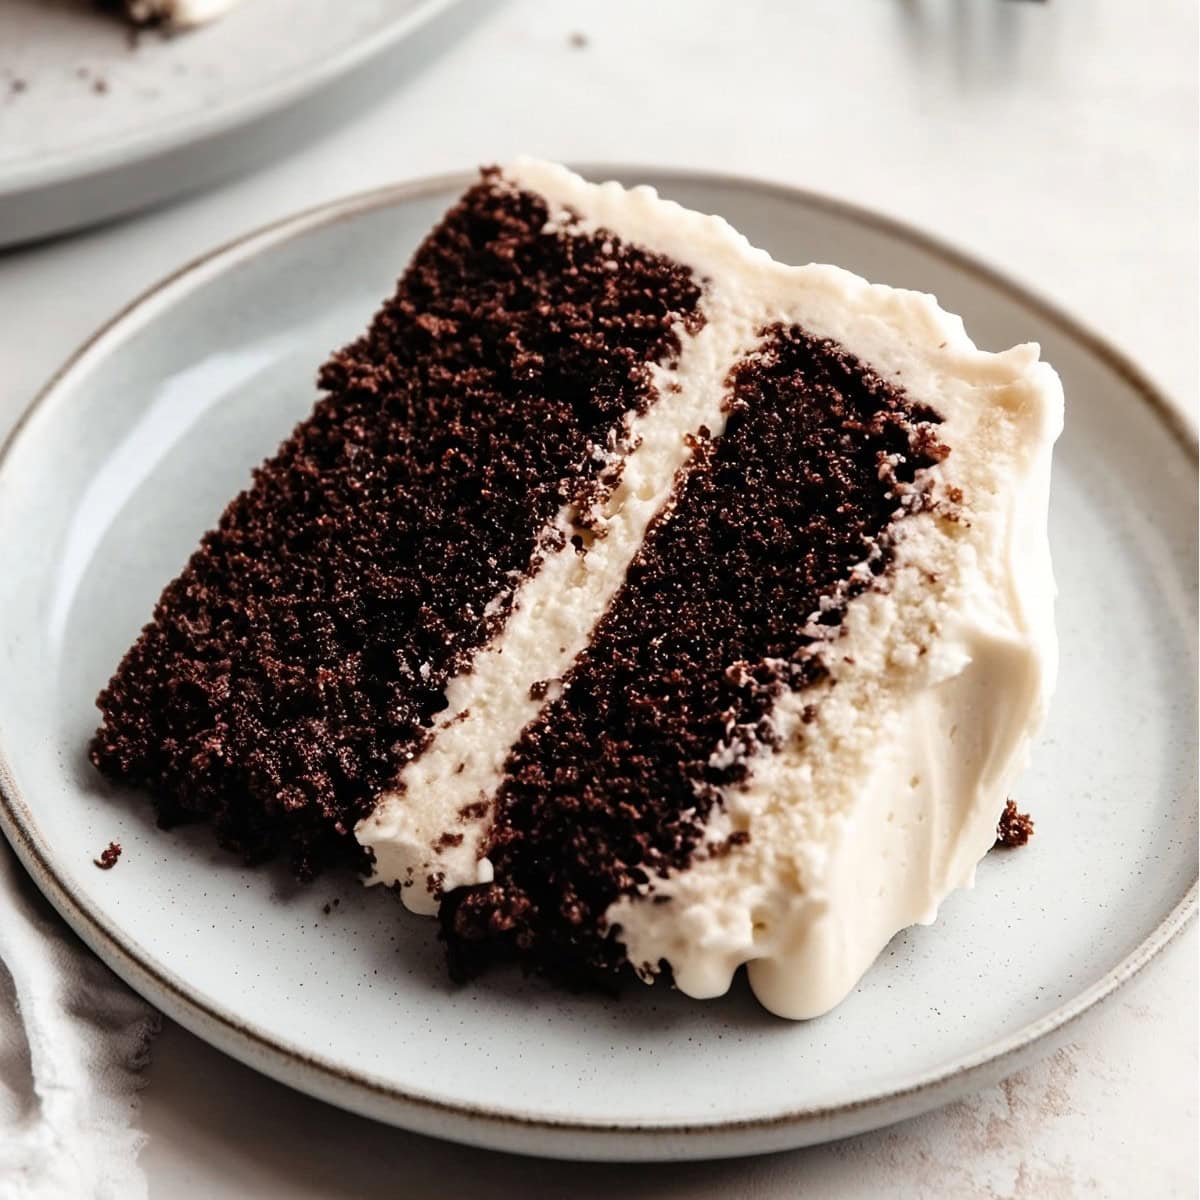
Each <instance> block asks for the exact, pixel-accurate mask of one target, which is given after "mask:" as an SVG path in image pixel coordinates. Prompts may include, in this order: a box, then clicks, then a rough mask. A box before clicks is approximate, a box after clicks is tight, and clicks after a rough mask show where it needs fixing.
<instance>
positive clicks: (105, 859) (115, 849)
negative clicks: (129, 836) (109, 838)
mask: <svg viewBox="0 0 1200 1200" xmlns="http://www.w3.org/2000/svg"><path fill="white" fill-rule="evenodd" d="M120 857H121V843H120V842H109V843H108V845H107V846H105V847H104V849H103V850H101V851H100V857H99V858H93V859H92V862H94V863H95V864H96V866H98V867H99V868H100V870H102V871H111V870H112V869H113V867H115V866H116V865H117V859H118V858H120Z"/></svg>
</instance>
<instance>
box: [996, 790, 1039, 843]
mask: <svg viewBox="0 0 1200 1200" xmlns="http://www.w3.org/2000/svg"><path fill="white" fill-rule="evenodd" d="M1031 837H1033V818H1032V817H1031V816H1030V815H1029V814H1028V813H1023V812H1017V802H1016V801H1015V800H1011V799H1010V800H1006V801H1005V802H1004V811H1003V812H1002V813H1001V814H1000V823H999V824H998V825H997V826H996V845H997V846H1003V847H1004V848H1005V849H1006V850H1012V849H1014V848H1015V847H1017V846H1023V845H1025V843H1026V842H1027V841H1029V839H1030V838H1031Z"/></svg>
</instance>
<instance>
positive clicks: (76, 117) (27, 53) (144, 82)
mask: <svg viewBox="0 0 1200 1200" xmlns="http://www.w3.org/2000/svg"><path fill="white" fill-rule="evenodd" d="M453 2H454V0H303V3H297V2H296V0H246V2H245V3H244V4H242V5H240V6H239V7H237V8H235V9H234V10H233V11H232V12H230V13H229V14H228V15H227V16H225V17H223V18H222V19H221V20H219V21H216V22H214V23H213V24H211V25H206V26H204V27H203V28H200V29H196V30H194V31H190V32H187V33H182V34H178V35H175V36H170V37H168V36H165V35H163V34H160V33H156V32H149V33H145V34H140V35H138V36H137V37H132V36H131V35H130V31H129V30H128V29H127V28H126V27H125V25H124V23H123V22H122V21H121V19H120V18H119V17H117V16H114V15H113V14H111V13H107V12H102V11H101V10H100V7H99V5H98V4H96V3H94V0H3V3H0V246H4V245H7V244H10V243H13V242H20V241H26V240H28V239H30V238H36V237H44V236H46V235H47V234H52V233H59V232H62V231H63V230H67V229H75V228H78V227H79V226H82V225H90V224H93V223H95V222H97V221H103V220H107V219H109V218H111V217H114V216H117V215H118V214H120V213H125V212H131V211H133V210H135V209H140V208H145V207H147V206H148V205H151V204H155V203H159V202H160V201H163V200H167V199H169V198H171V197H173V196H178V195H180V194H182V193H184V192H187V191H194V190H195V189H197V188H200V187H204V186H207V185H208V184H211V183H214V182H216V181H217V180H220V179H227V178H229V177H231V176H233V175H236V174H238V173H239V172H241V171H246V170H249V169H251V168H253V167H256V166H259V165H261V164H262V163H263V162H264V161H265V160H268V159H271V158H274V157H276V156H278V155H279V154H282V153H283V152H285V151H287V150H289V149H292V148H294V147H296V146H298V145H300V144H302V143H303V142H306V141H308V140H310V139H312V138H313V137H315V136H317V134H319V133H321V132H322V131H324V130H327V129H329V128H331V127H332V126H333V125H334V124H336V122H338V121H339V120H341V119H343V118H345V117H346V116H347V115H348V114H349V113H351V112H353V111H355V110H356V109H357V108H359V107H361V105H362V104H364V103H366V102H367V101H368V100H369V99H370V98H371V97H372V96H374V95H377V94H378V93H379V91H380V89H382V88H386V87H388V86H394V83H395V80H396V79H397V78H399V77H402V76H403V75H404V74H405V73H406V72H409V71H412V70H414V69H416V68H417V67H419V65H420V63H421V62H422V61H424V60H427V59H428V58H429V57H430V56H431V54H432V53H433V51H434V48H435V46H436V45H437V44H440V43H441V41H442V40H443V39H444V38H445V37H448V36H452V34H453V32H454V30H453V29H451V28H449V24H448V23H447V22H438V23H437V24H438V25H439V27H440V28H438V29H436V30H435V29H432V28H431V29H429V30H427V31H426V30H423V31H422V36H421V38H419V39H416V40H415V41H413V42H411V43H410V42H409V38H410V35H412V34H413V33H415V32H416V31H417V30H418V29H420V28H421V27H422V26H423V25H425V24H426V22H427V21H429V19H430V18H431V17H433V16H435V15H436V14H437V13H439V12H440V11H441V10H443V9H446V8H448V7H449V6H450V5H451V4H452V3H453ZM455 24H457V22H455ZM283 31H286V32H285V33H284V32H283ZM418 42H419V43H420V44H418Z"/></svg>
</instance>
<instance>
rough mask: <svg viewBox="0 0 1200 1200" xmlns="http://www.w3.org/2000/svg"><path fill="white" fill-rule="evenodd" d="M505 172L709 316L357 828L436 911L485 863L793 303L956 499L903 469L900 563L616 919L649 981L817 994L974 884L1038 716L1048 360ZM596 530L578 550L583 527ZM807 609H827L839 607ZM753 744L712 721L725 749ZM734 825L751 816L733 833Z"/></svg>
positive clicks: (915, 308)
mask: <svg viewBox="0 0 1200 1200" xmlns="http://www.w3.org/2000/svg"><path fill="white" fill-rule="evenodd" d="M503 178H504V179H506V180H507V181H508V183H509V184H510V185H511V186H512V187H514V188H519V189H521V190H524V191H529V192H533V193H536V194H537V195H539V196H540V197H542V198H543V199H544V200H545V202H546V204H547V205H548V207H549V209H550V211H551V213H552V217H551V221H550V224H549V226H548V228H547V231H548V232H558V233H561V234H562V235H563V236H569V235H570V234H571V233H574V232H579V233H588V234H594V233H595V232H597V231H606V232H608V233H611V234H612V235H614V236H615V237H618V238H620V239H621V240H623V241H626V242H628V243H631V244H634V245H637V246H640V247H643V248H646V249H649V250H651V251H653V252H654V253H656V254H659V255H663V256H665V257H667V258H670V259H672V260H674V261H676V262H678V263H681V264H683V265H685V266H687V267H689V268H690V269H691V270H692V272H693V273H694V275H695V277H696V278H697V279H699V280H702V281H703V296H702V300H701V310H702V312H703V316H704V325H703V328H702V329H701V330H700V331H699V332H697V333H689V332H687V331H686V330H682V329H681V330H680V331H679V337H680V345H681V350H680V353H679V355H678V359H677V361H675V362H673V363H672V364H660V365H659V366H658V367H657V368H655V375H654V381H655V384H656V396H657V398H656V399H655V401H654V403H652V404H651V405H650V407H649V408H648V409H647V410H646V411H645V412H642V413H639V414H633V413H631V414H629V415H628V418H627V421H626V426H625V429H626V436H625V437H624V438H622V439H619V442H620V444H616V445H613V446H610V447H607V448H606V451H605V452H606V453H607V454H608V455H609V456H610V458H611V462H612V464H614V465H617V464H619V465H620V467H621V471H620V481H619V483H618V484H616V485H615V486H614V487H613V488H612V490H611V491H610V492H609V493H608V494H607V495H606V496H604V497H603V498H602V499H601V500H600V501H599V502H598V511H596V512H592V513H589V514H587V516H588V520H587V521H586V522H581V521H580V516H581V514H579V513H576V512H573V511H571V510H569V509H564V510H563V511H562V512H560V513H559V514H558V516H557V518H556V519H555V522H554V523H553V527H552V528H551V529H548V530H547V531H546V536H545V537H544V538H543V539H542V543H541V544H542V547H543V548H542V550H541V551H540V552H539V554H540V561H539V562H538V563H537V564H536V569H535V570H534V571H533V572H532V573H531V574H530V575H529V576H528V577H527V578H526V579H525V580H523V581H522V582H521V583H519V584H518V585H517V586H516V587H515V590H514V592H513V594H512V596H511V611H510V615H509V616H508V618H507V619H506V621H505V622H504V625H503V628H502V629H501V631H500V632H499V633H498V634H497V636H496V637H495V639H494V640H493V642H492V643H491V644H490V645H488V646H487V647H485V648H484V649H483V650H482V651H481V652H479V653H478V654H477V655H476V656H475V658H474V661H473V662H472V663H471V664H470V667H469V668H468V669H466V670H464V671H463V672H462V673H461V674H460V675H459V676H458V677H456V678H454V679H453V680H452V681H451V682H450V684H449V686H448V688H447V690H446V697H445V698H446V702H447V707H446V709H445V711H444V713H442V714H441V716H440V717H439V720H438V723H437V725H436V726H435V727H434V728H433V729H432V730H431V732H430V737H429V739H428V741H427V743H426V744H425V746H424V748H423V749H421V750H419V751H418V752H417V753H416V754H415V755H414V757H413V758H412V759H411V761H410V762H409V763H408V765H407V766H406V767H405V768H404V769H403V771H402V772H401V775H400V777H399V779H397V781H396V783H395V785H394V786H393V787H392V788H390V789H389V790H388V791H386V792H385V793H384V794H383V795H382V796H380V797H379V799H378V802H377V804H376V806H375V808H374V811H373V812H372V814H371V815H370V816H369V817H367V818H366V819H365V820H364V821H362V822H361V823H360V824H359V826H358V827H357V829H356V836H357V838H358V840H359V841H360V842H361V843H362V844H363V845H364V846H366V847H367V848H369V849H370V850H371V852H372V854H373V857H374V864H375V867H374V872H373V875H372V878H371V882H374V883H385V884H395V885H399V886H400V888H401V894H402V895H403V897H404V900H405V903H406V904H407V905H408V906H409V907H410V908H412V909H414V910H415V911H419V912H434V911H436V909H437V907H438V903H439V899H440V897H441V896H442V895H443V894H444V893H445V892H448V891H450V890H452V889H454V888H458V887H463V886H470V885H474V884H479V883H487V882H489V881H490V880H491V879H492V873H493V867H492V864H491V862H490V861H489V860H488V858H487V856H486V843H487V837H488V834H489V832H490V830H491V825H492V819H493V814H494V800H495V795H496V791H497V789H498V788H499V786H500V784H501V782H502V779H503V774H504V767H505V760H506V758H507V756H508V753H509V750H510V748H511V746H512V745H513V743H514V742H515V741H516V739H517V738H518V737H519V735H520V733H521V731H522V729H523V728H524V727H525V726H526V725H527V724H528V723H529V722H530V721H531V720H532V719H533V718H534V717H535V716H536V715H537V714H538V712H539V711H540V709H541V707H542V705H543V704H544V703H545V699H546V697H547V696H548V695H550V696H552V695H553V694H554V691H553V689H554V687H555V686H556V681H557V680H559V679H561V678H562V676H563V675H564V674H565V673H566V672H567V670H568V669H569V667H570V665H571V663H572V662H573V661H574V659H575V657H576V656H577V655H578V654H579V653H580V651H581V650H582V649H583V648H584V647H585V646H586V645H587V644H588V640H589V637H590V634H591V631H592V630H593V628H594V627H595V625H596V623H597V622H598V621H599V620H600V619H601V617H602V616H603V615H604V613H605V612H606V611H607V610H608V608H609V606H610V605H611V604H612V602H613V598H614V596H615V595H616V594H617V592H618V590H619V588H620V586H621V583H622V582H623V580H624V578H625V573H626V570H627V569H628V567H629V564H630V562H631V561H632V559H633V557H634V555H635V554H636V553H637V551H638V549H639V547H640V545H641V544H642V541H643V539H644V537H645V536H646V531H647V528H648V526H649V524H650V522H651V520H652V519H653V518H654V517H655V516H656V514H659V513H662V512H664V510H667V509H669V505H670V502H671V496H672V493H673V490H674V486H675V483H676V480H677V478H678V477H679V474H680V472H682V471H686V470H687V465H688V462H689V460H690V457H691V452H692V450H691V448H692V445H693V442H694V438H695V436H696V435H698V434H699V433H700V432H701V431H702V430H703V431H707V434H708V435H711V436H713V437H719V436H720V434H721V431H722V429H723V427H724V419H725V417H724V409H723V400H724V398H725V394H726V380H727V378H728V376H729V372H730V370H731V369H732V368H733V367H734V365H735V364H736V363H738V362H739V361H740V360H742V359H744V358H746V356H748V355H752V354H753V353H754V352H755V349H756V346H757V345H758V344H759V341H760V339H761V337H762V335H763V331H764V330H765V329H766V328H768V327H770V326H777V325H785V326H790V325H796V326H800V327H802V328H803V329H804V330H806V331H807V332H808V333H810V334H812V335H814V336H817V337H822V338H829V339H832V340H833V341H835V342H836V343H837V344H838V345H839V346H841V347H843V348H844V349H845V350H846V351H848V352H849V353H850V354H852V355H854V356H855V357H856V358H857V359H858V360H859V361H860V362H862V363H863V364H865V365H867V366H869V367H870V368H871V369H872V370H873V371H875V372H876V373H877V374H878V375H880V376H881V377H882V378H884V379H885V380H887V381H889V382H891V383H893V384H895V385H898V386H900V387H902V388H904V389H905V390H906V392H907V393H908V394H910V395H911V396H913V397H914V398H915V399H917V400H919V401H920V402H922V403H924V404H927V405H929V406H930V407H932V408H933V409H935V410H936V411H937V412H938V413H939V414H940V415H941V417H942V418H943V421H942V424H941V425H940V426H939V427H938V434H939V438H940V440H941V441H943V442H944V444H945V445H946V446H947V447H948V448H949V450H950V453H949V455H948V456H947V457H946V459H945V460H944V461H943V462H941V463H939V464H938V465H937V466H936V467H933V468H930V469H928V471H926V472H925V473H923V474H924V477H923V478H922V479H921V480H920V483H921V485H922V486H925V487H930V488H933V489H935V490H936V492H937V493H938V494H939V495H942V496H953V497H955V509H956V511H955V514H954V516H953V518H952V519H951V518H948V517H947V516H946V515H945V514H941V513H936V512H912V513H906V510H905V507H904V496H903V494H902V492H903V485H898V487H897V494H896V501H897V521H896V525H895V528H896V530H897V537H896V543H895V547H894V554H893V562H892V567H891V570H890V572H889V574H888V577H887V580H888V582H887V586H886V587H884V588H870V589H868V590H866V591H864V592H862V593H861V594H859V595H857V596H856V597H855V598H854V599H852V600H851V601H849V603H848V605H847V608H846V613H845V619H844V621H843V623H842V625H841V627H840V629H838V630H836V631H835V632H836V636H834V637H831V638H830V639H829V640H828V641H827V642H826V643H825V644H824V645H823V646H822V647H821V649H820V650H819V653H820V655H821V657H822V660H823V662H824V664H825V666H826V668H827V670H828V675H827V676H826V677H825V678H824V679H823V680H822V681H821V682H820V683H818V684H815V685H812V686H811V687H808V688H805V689H804V690H802V691H800V692H794V693H792V692H785V693H784V694H783V695H782V696H781V697H780V698H779V699H778V700H777V701H776V703H775V706H774V709H773V712H772V714H771V717H770V721H771V724H772V726H773V729H774V732H775V734H776V737H775V738H774V739H773V743H774V744H773V745H771V746H767V745H765V744H760V745H759V746H758V747H757V748H756V749H754V750H753V751H751V752H750V754H749V756H748V757H747V758H746V760H745V763H744V765H745V767H746V768H747V772H746V777H745V779H744V780H743V781H742V782H741V783H739V784H738V785H736V786H732V787H729V788H726V789H725V790H724V791H723V792H722V794H721V797H720V803H719V804H717V805H716V806H715V807H714V808H713V810H712V814H711V816H710V818H709V820H708V823H707V825H706V827H705V829H704V836H703V843H704V846H705V847H706V849H702V850H701V852H700V853H698V854H697V855H695V856H694V858H693V860H692V861H691V862H690V863H689V864H688V865H687V866H686V867H684V868H682V869H679V870H674V871H672V872H670V873H668V874H667V875H666V876H665V877H656V878H654V879H653V880H652V881H650V882H648V883H647V884H645V885H644V887H643V889H642V891H641V893H640V894H636V895H626V896H623V897H621V898H620V899H619V900H618V901H616V902H615V903H614V904H613V905H612V906H611V907H610V909H609V911H608V913H607V914H606V919H607V921H608V923H609V925H610V926H611V927H614V928H615V930H616V936H617V937H618V938H619V939H620V940H621V942H622V943H623V945H624V946H625V948H626V952H627V954H628V957H629V959H630V961H631V962H632V963H634V965H635V966H636V967H637V968H639V970H640V971H641V973H642V974H643V976H644V977H645V978H647V979H649V978H652V977H653V976H654V974H655V973H656V972H657V970H658V964H659V963H660V962H662V961H665V962H666V963H668V964H669V966H670V968H671V971H672V975H673V978H674V981H675V983H676V985H677V986H678V987H679V988H680V989H681V990H682V991H684V992H686V993H688V994H689V995H693V996H697V997H707V996H714V995H718V994H720V993H722V992H724V991H725V990H726V989H727V988H728V987H729V985H730V982H731V979H732V977H733V974H734V972H735V971H736V970H737V969H738V968H739V967H740V966H741V965H743V964H748V972H749V977H750V982H751V985H752V987H753V988H754V990H755V992H756V994H757V995H758V997H759V999H760V1000H761V1001H762V1003H763V1004H764V1005H765V1006H766V1007H767V1008H769V1009H770V1010H771V1011H773V1012H776V1013H778V1014H780V1015H782V1016H786V1017H796V1018H800V1017H811V1016H815V1015H818V1014H819V1013H821V1012H824V1011H826V1010H828V1009H829V1008H830V1007H832V1006H833V1005H834V1004H836V1003H837V1002H838V1001H839V1000H840V999H842V998H843V997H844V996H845V994H846V993H847V992H848V991H849V990H850V989H851V988H852V987H853V986H854V984H855V983H856V981H857V980H858V979H859V978H860V977H861V975H862V974H863V972H864V971H865V970H866V969H867V968H868V967H869V966H870V963H871V962H872V961H873V959H874V958H875V956H876V955H877V954H878V952H879V950H880V949H881V948H882V947H883V946H884V945H885V944H886V943H887V941H888V940H889V939H890V938H891V937H892V936H893V935H894V934H895V933H896V932H897V931H898V930H900V929H902V928H904V927H906V926H908V925H911V924H913V923H915V922H928V921H931V920H933V918H934V917H935V916H936V913H937V910H938V908H939V906H940V905H941V903H942V902H943V901H944V900H945V898H946V896H947V895H948V894H949V893H950V892H951V891H953V890H954V889H956V888H959V887H965V886H969V885H970V884H971V882H972V879H973V875H974V870H975V866H976V864H977V862H978V861H979V859H980V858H981V857H982V856H983V855H984V854H985V853H986V851H987V850H988V848H989V847H990V845H991V844H992V841H993V839H994V836H995V827H996V819H997V817H998V815H999V813H1000V811H1001V809H1002V808H1003V806H1004V801H1005V798H1006V796H1007V793H1008V789H1009V787H1010V786H1011V783H1012V781H1013V779H1014V777H1015V775H1016V774H1017V773H1018V772H1019V771H1020V769H1021V768H1022V766H1023V765H1024V763H1025V760H1026V759H1027V757H1028V753H1029V747H1030V743H1031V740H1032V738H1033V737H1034V736H1035V734H1036V732H1037V730H1038V728H1039V727H1040V725H1041V722H1042V720H1043V718H1044V715H1045V711H1046V706H1047V703H1048V699H1049V695H1050V692H1051V690H1052V687H1053V682H1054V674H1055V664H1056V642H1055V635H1054V625H1053V596H1054V584H1053V577H1052V573H1051V567H1050V557H1049V548H1048V541H1047V535H1046V512H1047V504H1048V489H1049V473H1050V455H1051V450H1052V447H1053V443H1054V440H1055V438H1056V437H1057V434H1058V432H1059V430H1060V428H1061V422H1062V393H1061V387H1060V385H1059V382H1058V379H1057V376H1056V375H1055V374H1054V372H1053V370H1052V369H1051V368H1050V367H1049V366H1047V365H1046V364H1044V363H1040V362H1039V361H1038V349H1037V347H1036V346H1033V345H1025V346H1018V347H1016V348H1014V349H1012V350H1009V351H1006V352H1004V353H1001V354H991V353H987V352H984V351H981V350H979V349H977V348H976V347H975V346H974V344H973V343H972V342H971V340H970V339H969V338H968V337H967V335H966V333H965V331H964V329H963V326H962V322H961V321H960V320H959V319H958V318H957V317H953V316H951V315H950V314H948V313H946V312H944V311H943V310H942V309H940V308H939V307H938V305H937V303H936V301H935V300H934V299H933V298H932V297H930V296H926V295H922V294H919V293H914V292H907V291H901V290H896V289H892V288H887V287H882V286H878V285H872V284H868V283H867V282H866V281H864V280H862V279H860V278H859V277H857V276H855V275H852V274H850V273H849V272H846V271H843V270H840V269H839V268H836V267H830V266H822V265H809V266H804V267H788V266H784V265H782V264H780V263H777V262H775V261H774V260H773V259H771V258H770V257H769V256H768V255H767V254H766V253H765V252H764V251H762V250H758V249H755V248H753V247H751V246H750V244H749V243H748V242H747V241H746V240H745V239H744V238H743V237H741V235H739V234H737V233H736V232H735V231H734V230H733V229H732V228H731V227H730V226H729V225H728V224H727V223H725V222H724V221H722V220H721V219H720V218H716V217H708V216H702V215H700V214H697V213H694V212H689V211H688V210H685V209H683V208H681V207H680V206H678V205H676V204H673V203H671V202H668V201H664V200H661V199H659V198H658V197H657V196H656V194H655V193H654V192H653V191H652V190H651V189H648V188H635V189H632V190H629V191H627V190H625V189H623V188H621V187H620V186H619V185H617V184H615V183H608V184H602V185H594V184H589V183H585V182H584V181H583V180H582V179H580V178H578V177H577V176H575V175H573V174H571V173H570V172H568V171H566V170H565V169H563V168H561V167H556V166H552V165H550V164H545V163H540V162H536V161H533V160H519V161H518V162H516V163H515V164H513V165H512V166H510V167H508V168H506V169H505V170H504V172H503ZM581 530H585V531H586V532H587V537H588V544H587V547H586V553H583V554H579V553H577V552H576V547H575V546H574V545H572V543H571V540H570V538H571V536H572V535H573V534H575V533H577V532H579V531H581ZM555 533H557V534H558V535H560V536H557V537H556V536H554V534H555ZM556 546H557V547H558V548H557V549H556V548H555V547H556ZM861 569H862V570H863V571H868V573H869V568H868V565H867V564H863V566H862V568H861ZM830 599H831V600H832V597H831V598H830ZM819 615H820V614H819V613H814V614H813V615H812V624H813V627H814V628H815V629H822V628H825V629H827V627H822V626H819V625H818V624H817V620H818V617H819ZM743 745H744V742H743V741H742V740H739V739H737V738H733V737H731V738H730V739H729V741H728V742H727V743H724V744H722V745H717V746H714V747H713V756H714V762H721V761H723V760H725V759H727V757H728V756H729V755H741V754H743V753H745V752H744V751H743V749H742V747H743ZM731 833H742V834H745V835H748V836H747V837H746V838H745V839H739V840H738V843H737V844H735V845H732V846H731V845H730V844H729V841H728V839H729V835H730V834H731ZM717 847H721V848H722V851H721V852H720V853H716V852H715V851H716V849H717ZM664 901H669V902H664Z"/></svg>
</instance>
